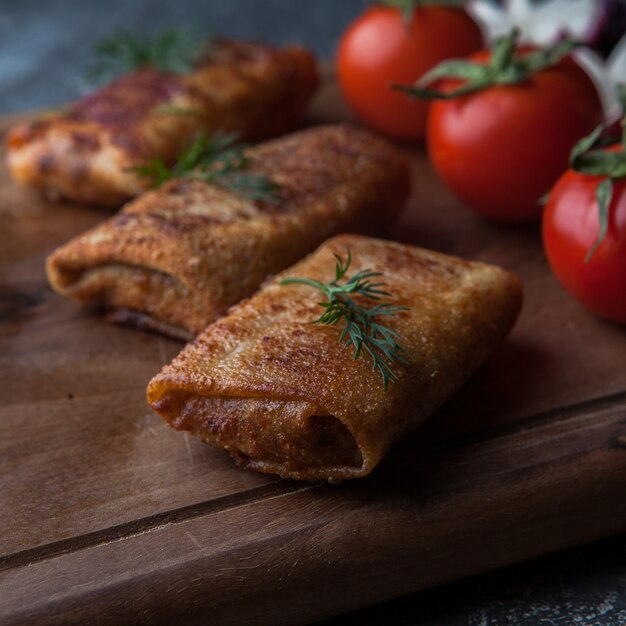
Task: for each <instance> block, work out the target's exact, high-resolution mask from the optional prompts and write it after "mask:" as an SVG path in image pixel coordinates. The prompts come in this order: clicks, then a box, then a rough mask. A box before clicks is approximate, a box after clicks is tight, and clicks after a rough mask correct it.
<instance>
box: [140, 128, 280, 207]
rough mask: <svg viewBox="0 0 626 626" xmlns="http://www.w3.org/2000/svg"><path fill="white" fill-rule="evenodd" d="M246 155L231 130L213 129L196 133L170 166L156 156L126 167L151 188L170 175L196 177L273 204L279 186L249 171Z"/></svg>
mask: <svg viewBox="0 0 626 626" xmlns="http://www.w3.org/2000/svg"><path fill="white" fill-rule="evenodd" d="M250 162H251V161H250V157H249V156H247V155H246V153H245V146H243V145H241V144H238V143H237V135H236V134H235V133H222V132H217V133H215V134H214V135H212V136H211V137H207V136H206V135H203V134H199V135H197V136H196V138H195V139H194V141H193V142H192V144H191V145H190V146H189V148H187V149H186V150H184V151H183V152H182V153H181V154H180V156H179V157H178V160H177V161H176V163H174V165H172V166H171V167H168V166H167V165H166V164H165V162H164V161H163V160H162V159H160V158H152V159H148V160H147V161H146V163H145V164H144V165H139V166H137V167H133V168H130V169H131V171H133V172H135V173H136V174H138V175H139V176H141V177H142V178H148V179H150V181H151V186H152V187H160V186H161V185H162V184H163V183H165V182H167V181H168V180H171V179H173V178H197V179H198V180H203V181H205V182H207V183H211V184H213V185H219V186H220V187H225V188H226V189H230V190H231V191H234V192H235V193H238V194H240V195H242V196H244V197H246V198H248V199H249V200H262V201H265V202H271V203H274V204H276V203H277V202H278V201H279V198H278V191H279V189H280V186H279V185H278V184H277V183H275V182H273V181H272V180H271V179H270V178H268V177H267V176H265V175H264V174H251V173H250V172H248V171H247V170H248V168H249V167H250Z"/></svg>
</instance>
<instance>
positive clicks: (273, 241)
mask: <svg viewBox="0 0 626 626" xmlns="http://www.w3.org/2000/svg"><path fill="white" fill-rule="evenodd" d="M246 154H247V158H248V159H249V170H248V173H249V174H251V175H254V176H261V175H264V176H266V177H267V179H268V180H269V181H271V182H272V183H274V184H276V186H277V192H276V194H277V195H276V198H275V200H271V201H258V200H251V199H249V198H247V197H245V196H244V195H242V194H241V193H239V192H237V191H236V190H232V189H228V188H225V187H223V186H220V185H219V184H212V183H210V182H207V181H205V180H198V179H194V178H180V179H176V180H172V181H170V182H168V183H166V184H165V185H164V186H163V187H161V188H159V189H157V190H155V191H151V192H148V193H146V194H145V195H143V196H142V197H140V198H138V199H137V200H135V201H133V202H131V203H130V204H128V205H127V206H126V207H125V208H124V209H123V210H122V211H121V212H120V213H118V214H117V215H116V216H114V217H112V218H110V219H109V220H107V221H105V222H103V223H102V224H100V225H99V226H97V227H95V228H94V229H92V230H90V231H88V232H87V233H85V234H83V235H81V236H79V237H77V238H75V239H73V240H72V241H70V242H69V243H68V244H66V245H64V246H63V247H61V248H59V249H58V250H56V251H55V252H54V253H53V254H52V255H51V256H50V258H49V259H48V265H47V270H48V277H49V280H50V283H51V285H52V286H53V288H54V289H55V290H56V291H58V292H59V293H60V294H62V295H64V296H67V297H68V298H72V299H75V300H78V301H80V302H84V303H92V304H98V305H102V306H104V307H105V308H108V309H113V310H114V311H116V312H117V313H116V317H117V319H118V321H127V322H130V323H133V324H136V325H139V326H147V327H150V328H153V329H156V330H160V331H162V332H166V333H168V334H170V335H174V336H180V337H183V338H185V337H186V338H189V337H191V336H195V335H197V334H198V333H199V332H200V331H201V330H203V329H204V328H205V327H206V326H207V324H209V323H210V322H212V321H214V320H215V319H216V318H217V317H219V316H220V315H223V314H224V313H225V312H226V310H227V309H228V307H229V306H231V305H233V304H235V303H237V302H239V300H241V299H242V298H244V297H247V296H249V295H250V294H252V293H253V292H254V291H255V290H256V289H257V288H258V287H259V285H260V284H261V283H262V282H263V280H265V278H266V277H267V276H268V275H270V274H274V273H276V272H278V271H280V270H282V269H284V268H286V267H288V266H289V265H291V264H292V263H294V262H295V261H297V260H298V259H300V258H302V257H303V256H305V255H306V254H308V253H309V252H311V251H312V250H314V249H315V248H316V246H318V245H319V244H320V243H322V242H323V241H324V240H325V239H326V238H328V237H329V236H331V235H334V234H337V233H339V232H342V231H343V232H345V231H348V230H357V231H359V232H371V231H373V230H375V229H376V228H378V227H380V226H382V225H385V224H388V223H389V222H391V221H392V220H393V218H394V217H395V215H396V214H397V213H398V211H399V210H400V208H401V207H402V205H403V203H404V201H405V200H406V198H407V196H408V193H409V190H410V174H409V168H408V164H407V161H406V159H405V156H404V154H403V153H402V152H400V151H399V150H398V149H397V148H395V147H393V146H392V145H391V144H389V143H387V142H386V141H385V140H383V139H381V138H379V137H377V136H376V135H373V134H372V133H369V132H368V131H365V130H360V129H357V128H354V127H350V126H345V125H336V126H322V127H315V128H311V129H308V130H305V131H301V132H299V133H296V134H293V135H291V136H287V137H284V138H281V139H277V140H274V141H272V142H268V143H265V144H260V145H258V146H257V147H255V148H252V149H250V150H249V151H247V153H246Z"/></svg>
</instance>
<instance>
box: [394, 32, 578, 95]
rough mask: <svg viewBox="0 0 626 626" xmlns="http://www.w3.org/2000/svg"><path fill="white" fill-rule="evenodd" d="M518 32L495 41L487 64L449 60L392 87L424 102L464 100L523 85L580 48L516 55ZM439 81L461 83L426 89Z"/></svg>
mask: <svg viewBox="0 0 626 626" xmlns="http://www.w3.org/2000/svg"><path fill="white" fill-rule="evenodd" d="M519 37H520V32H519V30H518V29H513V30H512V31H511V32H510V33H509V34H508V35H505V36H504V37H500V38H498V39H496V40H495V41H494V43H493V47H492V49H491V56H490V58H489V61H488V62H487V63H475V62H473V61H468V60H465V59H450V60H449V61H444V62H443V63H440V64H439V65H437V66H436V67H434V68H433V69H432V70H430V71H429V72H427V73H426V74H424V76H422V77H421V78H420V79H419V80H418V81H417V82H416V83H415V84H413V85H394V89H397V90H398V91H402V92H404V93H406V94H407V95H409V96H411V97H413V98H424V99H427V100H450V99H452V98H458V97H459V96H466V95H468V94H471V93H475V92H477V91H482V90H483V89H488V88H489V87H493V86H496V85H514V84H517V83H521V82H524V81H525V80H527V79H528V78H529V77H530V76H532V75H533V74H535V73H537V72H540V71H541V70H544V69H546V68H548V67H552V66H553V65H556V64H557V63H558V62H559V61H561V60H562V59H563V58H565V57H566V56H567V55H568V54H569V53H570V52H571V51H572V50H573V49H574V48H576V47H577V46H579V45H580V44H579V43H577V42H575V41H571V40H563V41H560V42H559V43H557V44H556V45H554V46H552V47H551V48H544V49H541V50H532V51H529V52H526V53H522V54H520V53H519V52H518V43H519ZM441 79H455V80H461V81H462V84H461V86H460V87H457V88H455V89H451V90H444V91H440V90H438V89H433V88H430V87H429V85H432V84H433V83H434V82H436V81H439V80H441Z"/></svg>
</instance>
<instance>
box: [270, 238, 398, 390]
mask: <svg viewBox="0 0 626 626" xmlns="http://www.w3.org/2000/svg"><path fill="white" fill-rule="evenodd" d="M334 256H335V258H336V259H337V263H336V265H335V278H334V280H331V281H330V282H328V283H321V282H319V281H317V280H314V279H312V278H286V279H285V280H282V281H281V283H280V284H281V285H294V284H301V285H309V286H310V287H314V288H315V289H319V290H320V291H321V292H322V293H323V294H324V295H325V296H326V300H325V301H323V302H320V303H319V305H320V306H321V307H324V309H325V310H324V312H323V313H322V315H320V317H319V318H317V319H316V320H313V322H312V323H314V324H325V325H327V326H334V325H335V324H338V323H339V322H340V321H342V320H344V321H345V326H344V328H343V329H342V331H341V334H340V335H339V343H340V344H342V345H343V346H344V347H348V346H349V345H352V346H353V347H354V360H355V361H356V360H357V359H358V358H359V357H360V356H361V354H363V353H366V354H369V356H370V358H371V359H372V371H373V372H374V371H376V370H378V371H379V372H380V374H381V376H382V379H383V386H384V388H385V391H387V387H388V386H389V383H390V382H394V381H396V380H397V378H398V375H397V374H396V373H395V372H394V371H393V369H392V366H393V364H394V363H395V362H396V361H399V362H401V363H407V360H406V358H405V356H404V355H405V354H406V353H405V350H404V349H403V348H402V346H400V345H399V344H398V342H397V341H396V340H397V339H399V338H400V335H399V334H398V333H397V332H396V331H395V330H393V329H391V328H388V327H387V326H384V325H383V324H381V323H380V321H377V320H379V318H381V317H384V316H389V315H397V314H398V313H400V312H401V311H407V310H408V308H407V307H405V306H394V304H393V303H392V302H382V301H381V298H382V297H391V294H390V293H389V292H388V291H385V290H384V289H382V287H384V286H385V283H383V282H380V281H379V282H373V281H372V279H374V278H377V277H379V276H382V273H381V272H373V271H371V270H369V269H365V270H361V271H359V272H357V273H356V274H354V275H353V276H352V277H351V278H347V279H345V282H340V281H342V280H344V278H345V276H346V274H347V272H348V269H349V268H350V264H351V263H352V255H351V253H350V250H348V258H347V259H346V261H345V263H344V261H343V259H342V258H341V257H340V256H339V255H338V254H335V255H334ZM352 294H354V295H357V296H360V297H361V298H365V299H367V300H371V301H373V303H374V304H373V305H372V306H370V307H367V306H363V305H361V304H358V303H357V302H355V300H354V299H353V298H352Z"/></svg>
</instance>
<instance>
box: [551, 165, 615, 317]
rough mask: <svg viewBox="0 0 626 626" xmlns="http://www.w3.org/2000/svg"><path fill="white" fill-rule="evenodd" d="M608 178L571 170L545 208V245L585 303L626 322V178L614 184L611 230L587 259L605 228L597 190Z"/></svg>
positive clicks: (565, 280) (572, 290) (563, 280)
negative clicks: (601, 222) (600, 220)
mask: <svg viewBox="0 0 626 626" xmlns="http://www.w3.org/2000/svg"><path fill="white" fill-rule="evenodd" d="M602 180H603V179H602V177H598V176H588V175H585V174H579V173H578V172H574V171H572V170H568V171H567V172H566V173H565V174H564V175H563V176H562V177H561V178H560V179H559V181H558V182H557V184H556V185H555V187H554V189H553V190H552V192H551V193H550V197H549V200H548V203H547V205H546V208H545V211H544V213H543V244H544V248H545V251H546V255H547V257H548V261H549V263H550V266H551V267H552V271H553V272H554V273H555V274H556V276H557V278H558V279H559V280H560V281H561V283H562V284H563V286H564V287H565V288H566V289H567V290H568V291H569V292H570V293H571V294H572V295H573V296H574V297H575V298H576V299H577V300H579V301H580V302H582V304H584V305H585V306H586V307H588V308H589V309H591V310H592V311H594V312H595V313H598V314H599V315H602V316H603V317H606V318H608V319H610V320H613V321H614V322H620V323H622V324H626V180H618V181H615V182H614V183H613V196H612V200H611V204H610V206H609V227H608V233H607V235H606V237H605V238H604V240H603V241H602V243H601V244H600V246H599V247H598V248H597V249H596V251H595V252H594V253H593V255H592V256H591V258H590V259H589V262H588V263H585V257H586V255H587V252H588V251H589V250H590V249H591V247H592V246H593V244H594V242H595V241H596V240H597V238H598V234H599V231H600V225H599V219H598V203H597V202H596V198H595V190H596V187H597V185H598V183H599V182H601V181H602Z"/></svg>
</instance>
